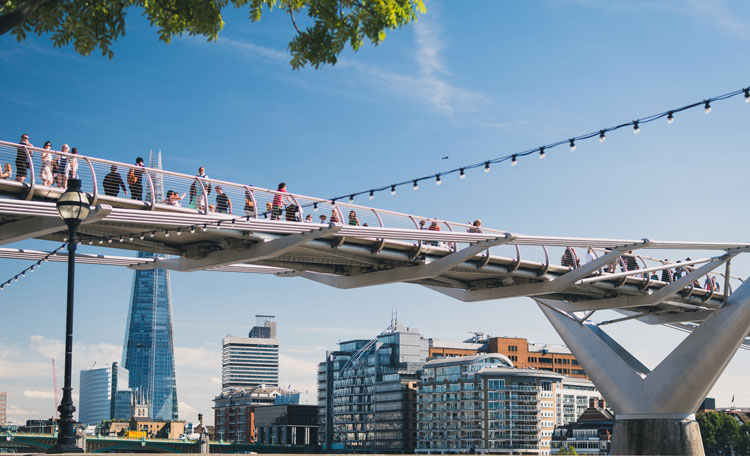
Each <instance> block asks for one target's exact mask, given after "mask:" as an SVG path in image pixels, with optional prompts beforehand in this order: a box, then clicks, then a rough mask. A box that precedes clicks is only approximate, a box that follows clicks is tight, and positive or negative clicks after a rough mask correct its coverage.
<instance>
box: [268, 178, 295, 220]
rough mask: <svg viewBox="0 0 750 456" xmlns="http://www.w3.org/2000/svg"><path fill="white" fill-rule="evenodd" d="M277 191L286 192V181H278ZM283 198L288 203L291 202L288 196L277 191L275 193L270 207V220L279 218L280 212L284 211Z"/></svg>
mask: <svg viewBox="0 0 750 456" xmlns="http://www.w3.org/2000/svg"><path fill="white" fill-rule="evenodd" d="M277 191H279V192H283V193H286V182H282V183H280V184H279V188H278V190H277ZM285 199H286V200H287V201H288V202H289V203H292V200H291V199H290V198H289V197H288V196H285V195H282V194H281V193H277V194H276V195H274V197H273V206H272V209H271V220H280V219H281V213H282V212H284V200H285Z"/></svg>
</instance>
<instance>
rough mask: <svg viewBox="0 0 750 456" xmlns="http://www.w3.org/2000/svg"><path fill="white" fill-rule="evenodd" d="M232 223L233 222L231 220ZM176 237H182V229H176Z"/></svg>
mask: <svg viewBox="0 0 750 456" xmlns="http://www.w3.org/2000/svg"><path fill="white" fill-rule="evenodd" d="M232 222H234V220H232ZM177 236H182V228H177Z"/></svg>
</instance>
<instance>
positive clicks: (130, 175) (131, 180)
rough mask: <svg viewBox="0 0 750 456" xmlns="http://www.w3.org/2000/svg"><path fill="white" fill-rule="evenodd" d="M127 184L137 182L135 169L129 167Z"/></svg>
mask: <svg viewBox="0 0 750 456" xmlns="http://www.w3.org/2000/svg"><path fill="white" fill-rule="evenodd" d="M127 180H128V185H133V184H135V183H137V182H138V176H136V175H135V169H133V168H130V171H128V177H127Z"/></svg>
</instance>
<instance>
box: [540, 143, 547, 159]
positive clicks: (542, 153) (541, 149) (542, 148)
mask: <svg viewBox="0 0 750 456" xmlns="http://www.w3.org/2000/svg"><path fill="white" fill-rule="evenodd" d="M546 156H547V154H545V153H544V146H542V147H540V148H539V160H544V157H546Z"/></svg>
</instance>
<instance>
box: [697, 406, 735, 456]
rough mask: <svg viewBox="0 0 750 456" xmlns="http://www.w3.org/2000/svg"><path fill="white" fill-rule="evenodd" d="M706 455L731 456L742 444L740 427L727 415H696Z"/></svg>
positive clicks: (715, 413)
mask: <svg viewBox="0 0 750 456" xmlns="http://www.w3.org/2000/svg"><path fill="white" fill-rule="evenodd" d="M696 421H698V426H700V429H701V437H702V438H703V450H704V451H705V452H706V455H708V456H712V455H731V454H732V448H736V447H737V446H738V444H740V425H739V423H738V422H737V420H736V419H734V418H733V417H732V416H730V415H727V414H725V413H719V412H705V413H699V414H698V415H696Z"/></svg>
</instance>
